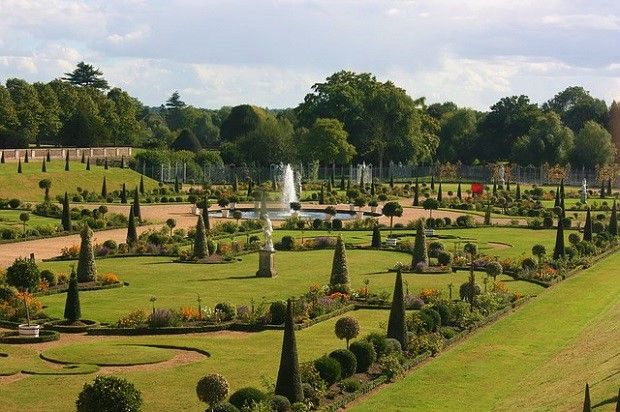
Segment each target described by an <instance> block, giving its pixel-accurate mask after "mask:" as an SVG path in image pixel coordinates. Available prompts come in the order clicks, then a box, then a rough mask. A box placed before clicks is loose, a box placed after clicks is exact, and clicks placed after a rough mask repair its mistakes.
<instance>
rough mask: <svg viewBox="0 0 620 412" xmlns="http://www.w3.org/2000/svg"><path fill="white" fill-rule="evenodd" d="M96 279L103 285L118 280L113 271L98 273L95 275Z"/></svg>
mask: <svg viewBox="0 0 620 412" xmlns="http://www.w3.org/2000/svg"><path fill="white" fill-rule="evenodd" d="M97 280H98V281H99V282H101V283H102V284H104V285H112V284H114V283H118V282H120V280H119V278H118V276H117V275H115V274H114V273H104V274H103V275H99V276H97Z"/></svg>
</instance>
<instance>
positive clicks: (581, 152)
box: [571, 121, 616, 168]
mask: <svg viewBox="0 0 620 412" xmlns="http://www.w3.org/2000/svg"><path fill="white" fill-rule="evenodd" d="M615 155H616V148H615V147H614V143H613V141H612V140H611V134H609V132H608V131H607V130H605V128H604V127H603V126H601V125H599V124H598V123H595V122H593V121H588V122H586V123H585V124H584V126H583V128H582V129H581V130H580V131H579V132H578V133H577V136H576V137H575V150H574V151H573V156H572V162H571V163H572V164H574V165H578V166H583V167H586V168H595V167H596V166H599V165H605V164H609V163H611V162H613V160H614V157H615Z"/></svg>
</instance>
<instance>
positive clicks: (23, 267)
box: [6, 257, 41, 292]
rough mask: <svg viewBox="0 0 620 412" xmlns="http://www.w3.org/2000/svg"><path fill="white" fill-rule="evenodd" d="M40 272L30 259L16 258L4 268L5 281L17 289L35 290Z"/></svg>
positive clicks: (39, 278)
mask: <svg viewBox="0 0 620 412" xmlns="http://www.w3.org/2000/svg"><path fill="white" fill-rule="evenodd" d="M40 280H41V273H40V272H39V268H37V264H36V263H35V261H34V260H32V259H25V258H21V257H20V258H17V259H15V261H14V262H13V264H12V265H11V266H9V267H8V268H7V269H6V283H7V284H8V285H10V286H14V287H16V288H17V289H19V290H27V291H30V292H36V291H37V290H38V289H39V281H40Z"/></svg>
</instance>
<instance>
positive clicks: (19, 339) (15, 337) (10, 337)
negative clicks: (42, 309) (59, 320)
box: [0, 330, 60, 344]
mask: <svg viewBox="0 0 620 412" xmlns="http://www.w3.org/2000/svg"><path fill="white" fill-rule="evenodd" d="M58 339H60V333H58V332H56V331H54V330H40V331H39V337H37V338H31V337H27V336H20V335H19V332H7V333H4V334H3V335H1V336H0V343H8V344H22V343H42V342H51V341H53V340H58Z"/></svg>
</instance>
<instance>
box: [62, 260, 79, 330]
mask: <svg viewBox="0 0 620 412" xmlns="http://www.w3.org/2000/svg"><path fill="white" fill-rule="evenodd" d="M81 316H82V311H81V309H80V295H79V292H78V279H77V275H76V273H75V270H73V269H71V277H70V278H69V288H68V289H67V299H66V300H65V319H66V320H67V321H68V322H69V323H73V322H75V321H77V320H79V319H80V317H81Z"/></svg>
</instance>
